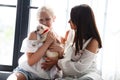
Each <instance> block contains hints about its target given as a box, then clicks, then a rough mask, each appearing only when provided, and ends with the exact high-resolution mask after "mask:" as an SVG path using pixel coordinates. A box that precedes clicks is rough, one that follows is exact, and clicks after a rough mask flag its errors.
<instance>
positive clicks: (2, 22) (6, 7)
mask: <svg viewBox="0 0 120 80" xmlns="http://www.w3.org/2000/svg"><path fill="white" fill-rule="evenodd" d="M29 3H30V1H29V0H11V1H9V0H0V10H1V12H0V71H12V70H13V69H14V68H15V67H16V66H17V65H18V62H17V61H18V58H19V57H20V56H21V54H22V53H20V47H21V43H22V40H23V39H24V38H25V37H26V35H27V30H28V29H27V28H28V23H27V22H28V14H29V8H28V6H29Z"/></svg>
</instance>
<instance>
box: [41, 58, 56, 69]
mask: <svg viewBox="0 0 120 80" xmlns="http://www.w3.org/2000/svg"><path fill="white" fill-rule="evenodd" d="M57 62H58V59H52V58H45V62H43V63H42V68H43V69H44V70H50V69H51V68H52V67H53V66H54V65H56V64H57Z"/></svg>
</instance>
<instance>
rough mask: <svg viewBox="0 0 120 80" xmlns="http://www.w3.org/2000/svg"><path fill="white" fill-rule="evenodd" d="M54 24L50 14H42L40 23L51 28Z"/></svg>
mask: <svg viewBox="0 0 120 80" xmlns="http://www.w3.org/2000/svg"><path fill="white" fill-rule="evenodd" d="M53 22H54V18H53V17H52V16H51V15H50V14H48V13H47V12H41V13H40V16H39V23H41V24H43V25H46V26H48V27H51V26H52V23H53Z"/></svg>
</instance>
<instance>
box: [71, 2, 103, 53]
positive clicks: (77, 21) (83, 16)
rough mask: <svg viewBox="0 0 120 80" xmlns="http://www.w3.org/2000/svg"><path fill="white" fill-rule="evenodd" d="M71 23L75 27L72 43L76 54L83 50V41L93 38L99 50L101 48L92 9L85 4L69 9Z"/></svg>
mask: <svg viewBox="0 0 120 80" xmlns="http://www.w3.org/2000/svg"><path fill="white" fill-rule="evenodd" d="M70 18H71V21H72V22H73V24H74V25H76V27H77V29H76V32H75V39H74V42H73V43H75V46H76V53H77V52H79V50H81V49H82V48H83V40H85V41H87V40H88V39H89V38H95V39H96V40H97V41H98V43H99V46H98V47H99V48H101V47H102V42H101V38H100V35H99V32H98V30H97V26H96V22H95V17H94V13H93V11H92V9H91V8H90V7H89V6H88V5H87V4H81V5H78V6H75V7H73V8H72V9H71V13H70Z"/></svg>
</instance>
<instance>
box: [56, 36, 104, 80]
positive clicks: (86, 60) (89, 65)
mask: <svg viewBox="0 0 120 80" xmlns="http://www.w3.org/2000/svg"><path fill="white" fill-rule="evenodd" d="M90 40H91V38H90V39H89V40H88V41H86V42H85V43H84V47H83V50H81V51H80V52H79V53H78V54H77V55H76V56H75V47H74V46H72V43H70V44H67V46H66V48H65V52H64V53H65V56H64V58H63V59H60V60H59V61H58V66H59V67H60V68H61V69H62V71H63V75H64V77H72V78H76V77H77V78H79V79H80V77H83V76H86V77H91V78H93V79H94V80H102V78H101V77H100V74H99V73H98V70H97V68H96V61H95V59H96V54H94V53H92V52H90V51H88V50H87V49H85V47H86V46H87V44H88V43H89V42H90ZM81 52H82V53H83V54H81Z"/></svg>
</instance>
